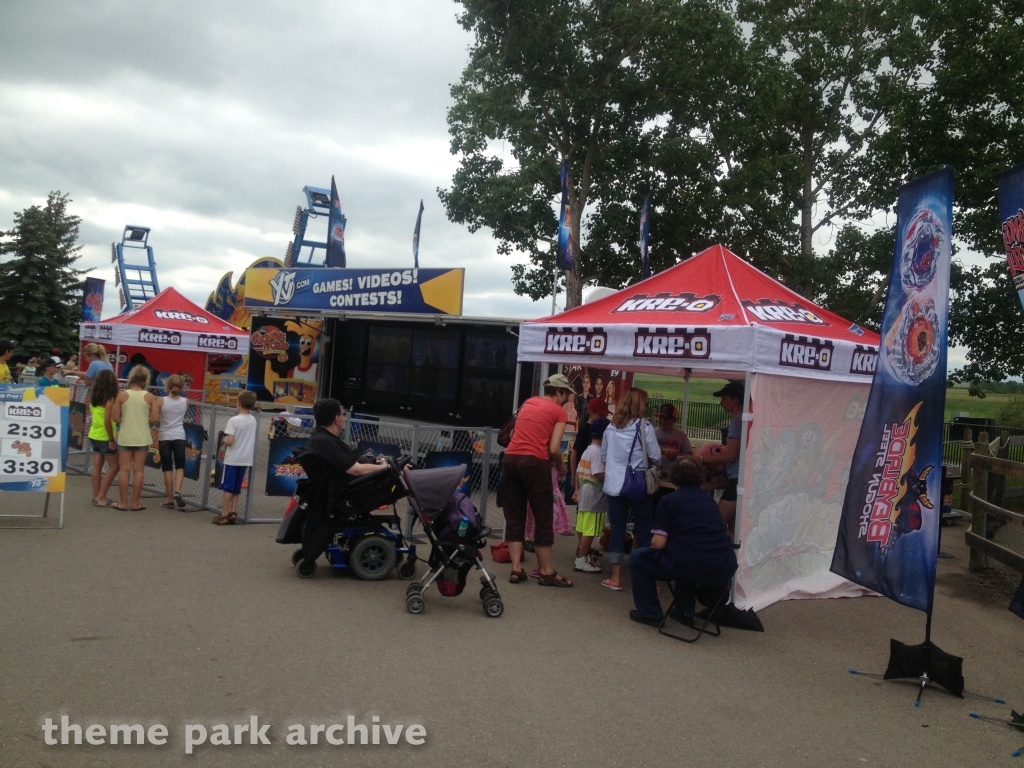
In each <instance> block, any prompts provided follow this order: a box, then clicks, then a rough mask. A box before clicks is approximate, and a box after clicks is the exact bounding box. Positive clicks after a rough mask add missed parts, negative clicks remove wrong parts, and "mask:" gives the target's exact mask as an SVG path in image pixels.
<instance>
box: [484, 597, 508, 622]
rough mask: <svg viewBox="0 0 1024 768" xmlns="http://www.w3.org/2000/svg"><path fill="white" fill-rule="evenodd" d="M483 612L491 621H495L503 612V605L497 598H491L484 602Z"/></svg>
mask: <svg viewBox="0 0 1024 768" xmlns="http://www.w3.org/2000/svg"><path fill="white" fill-rule="evenodd" d="M484 610H485V611H486V612H487V615H488V616H490V617H491V618H492V619H496V618H498V617H499V616H501V614H503V613H504V612H505V604H504V603H503V602H501V600H499V599H498V598H496V597H491V598H488V599H487V601H486V602H484Z"/></svg>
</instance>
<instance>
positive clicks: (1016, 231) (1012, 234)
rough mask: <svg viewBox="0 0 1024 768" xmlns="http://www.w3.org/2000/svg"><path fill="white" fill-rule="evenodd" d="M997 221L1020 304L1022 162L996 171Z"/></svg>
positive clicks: (1023, 276) (1023, 279) (1023, 285)
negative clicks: (1001, 170)
mask: <svg viewBox="0 0 1024 768" xmlns="http://www.w3.org/2000/svg"><path fill="white" fill-rule="evenodd" d="M999 220H1000V222H1001V223H1002V228H1003V243H1004V244H1005V245H1006V260H1007V261H1008V262H1009V263H1010V278H1011V279H1012V280H1013V287H1014V290H1016V291H1017V295H1018V296H1019V297H1020V302H1021V304H1024V165H1018V166H1017V167H1016V168H1011V169H1010V170H1008V171H1003V172H1002V173H1001V174H999Z"/></svg>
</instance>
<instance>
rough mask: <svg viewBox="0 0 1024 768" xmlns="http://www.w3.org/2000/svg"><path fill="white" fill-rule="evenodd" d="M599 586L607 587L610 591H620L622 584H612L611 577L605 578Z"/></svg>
mask: <svg viewBox="0 0 1024 768" xmlns="http://www.w3.org/2000/svg"><path fill="white" fill-rule="evenodd" d="M601 586H602V587H607V588H608V589H610V590H611V591H612V592H621V591H622V585H621V584H620V585H618V586H616V585H615V584H612V583H611V579H605V580H604V581H602V582H601Z"/></svg>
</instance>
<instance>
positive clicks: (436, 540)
mask: <svg viewBox="0 0 1024 768" xmlns="http://www.w3.org/2000/svg"><path fill="white" fill-rule="evenodd" d="M465 472H466V465H465V464H461V465H459V466H457V467H443V468H440V469H418V470H417V469H411V468H409V467H405V468H404V469H403V470H402V478H401V479H402V485H403V486H404V488H405V492H406V494H407V495H408V499H409V506H410V507H411V508H412V510H413V512H415V513H416V519H417V520H419V522H420V524H421V525H422V526H423V531H424V532H425V533H426V534H427V538H428V539H429V540H430V547H431V549H430V557H429V558H428V560H427V563H428V564H429V566H430V571H429V572H428V573H427V574H426V576H425V578H424V580H423V581H416V582H413V583H412V584H410V585H409V588H408V589H407V590H406V591H405V607H406V608H407V609H408V610H409V613H423V609H424V608H425V604H424V602H423V593H424V592H425V591H426V590H427V589H428V588H429V587H430V585H431V584H434V583H436V584H437V587H438V591H439V592H441V594H442V595H444V596H445V597H455V596H456V595H459V594H462V591H463V590H464V589H465V587H466V576H467V574H468V573H469V571H470V570H471V569H472V568H473V567H474V566H476V567H477V568H478V569H479V570H480V572H481V576H480V584H481V585H482V586H481V587H480V601H481V602H482V603H483V606H484V611H485V612H486V613H487V615H488V616H490V617H491V618H492V619H496V618H498V617H499V616H501V614H502V613H504V611H505V605H504V604H503V603H502V602H501V595H499V594H498V588H497V586H495V583H494V579H493V578H492V577H491V575H490V574H489V573H488V572H487V568H485V567H484V563H483V558H482V556H481V554H480V549H481V548H482V547H484V546H485V544H486V542H485V538H486V536H487V535H488V534H489V533H490V532H491V529H490V528H486V527H484V526H482V525H481V521H480V515H479V514H478V513H477V511H476V507H474V506H473V503H472V501H470V500H469V499H468V497H466V496H464V495H462V494H459V493H456V492H455V491H456V489H457V488H458V487H459V486H460V485H461V484H462V481H463V478H464V477H465ZM449 571H454V572H455V573H456V574H457V581H456V582H452V581H451V580H450V579H448V578H445V575H446V572H449Z"/></svg>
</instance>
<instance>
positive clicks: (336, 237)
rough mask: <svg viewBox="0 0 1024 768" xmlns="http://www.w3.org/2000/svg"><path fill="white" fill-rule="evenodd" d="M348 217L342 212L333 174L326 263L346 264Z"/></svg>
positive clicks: (330, 265)
mask: <svg viewBox="0 0 1024 768" xmlns="http://www.w3.org/2000/svg"><path fill="white" fill-rule="evenodd" d="M347 221H348V219H346V218H345V214H343V213H342V212H341V200H339V199H338V187H337V185H335V183H334V177H333V176H331V218H330V222H329V223H328V225H327V258H326V259H325V260H324V265H325V266H328V267H342V268H344V267H345V266H346V264H345V223H346V222H347Z"/></svg>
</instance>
